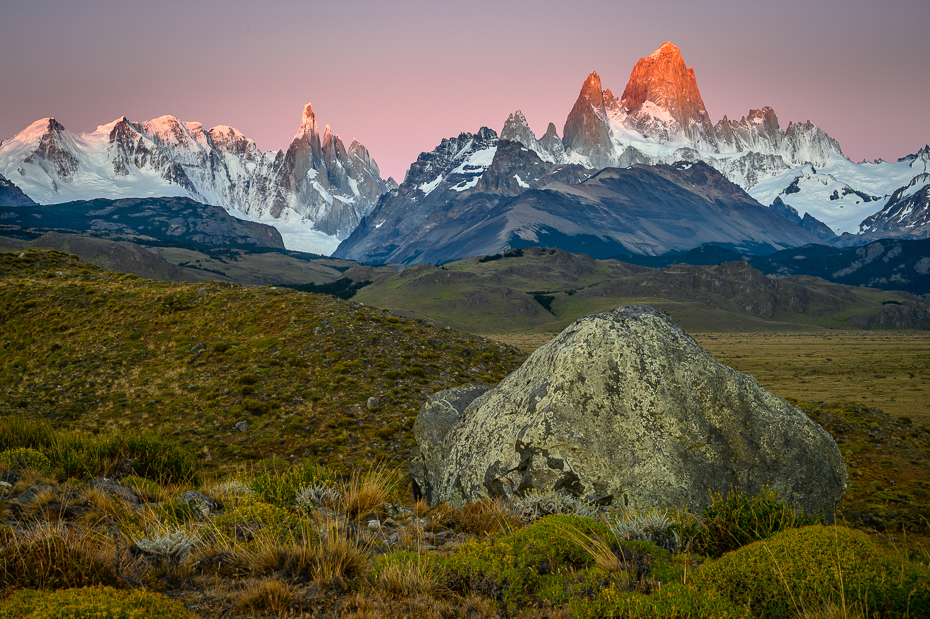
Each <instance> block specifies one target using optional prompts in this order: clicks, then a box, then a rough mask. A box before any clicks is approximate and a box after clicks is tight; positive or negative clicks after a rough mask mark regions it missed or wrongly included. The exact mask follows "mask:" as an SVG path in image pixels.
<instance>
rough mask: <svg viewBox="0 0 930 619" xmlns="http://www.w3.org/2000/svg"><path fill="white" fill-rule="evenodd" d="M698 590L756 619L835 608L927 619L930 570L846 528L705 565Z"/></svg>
mask: <svg viewBox="0 0 930 619" xmlns="http://www.w3.org/2000/svg"><path fill="white" fill-rule="evenodd" d="M694 582H695V584H696V585H698V586H699V587H703V588H707V589H712V590H716V591H717V592H719V593H720V594H721V595H724V596H726V597H728V598H729V599H730V600H732V601H733V602H734V603H736V604H738V605H740V606H747V605H748V606H749V607H750V608H751V609H752V612H753V615H756V616H759V617H784V616H788V615H789V614H790V613H798V614H800V613H802V612H805V611H806V610H809V609H811V608H816V607H819V606H822V605H824V604H825V603H830V602H832V603H833V604H837V605H840V606H843V605H845V606H847V607H849V606H856V607H858V608H860V609H864V610H865V612H866V613H867V614H871V613H879V614H880V615H881V616H882V617H927V616H930V568H928V567H927V566H924V565H919V564H917V563H913V562H910V561H906V560H904V559H903V558H901V557H898V556H896V555H892V554H890V553H888V552H886V551H884V550H882V549H881V548H880V547H878V546H877V545H876V544H875V542H873V541H872V539H871V538H870V537H869V536H868V535H866V534H865V533H863V532H861V531H856V530H853V529H848V528H846V527H841V526H823V525H813V526H809V527H804V528H800V529H789V530H786V531H782V532H781V533H778V534H776V535H774V536H772V537H770V538H768V539H766V540H762V541H758V542H755V543H753V544H749V545H748V546H744V547H743V548H740V549H739V550H736V551H733V552H730V553H727V554H725V555H724V556H723V557H721V558H720V559H718V560H717V561H715V562H713V563H712V564H709V565H706V566H705V567H703V568H702V569H700V570H698V571H696V572H695V573H694Z"/></svg>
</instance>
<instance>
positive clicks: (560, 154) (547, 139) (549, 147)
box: [539, 123, 565, 162]
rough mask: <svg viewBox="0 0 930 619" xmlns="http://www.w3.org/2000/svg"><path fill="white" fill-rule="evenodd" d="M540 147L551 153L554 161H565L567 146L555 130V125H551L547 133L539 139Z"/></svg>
mask: <svg viewBox="0 0 930 619" xmlns="http://www.w3.org/2000/svg"><path fill="white" fill-rule="evenodd" d="M539 146H540V148H542V149H543V150H544V151H546V152H547V153H549V155H550V156H551V157H552V160H553V161H556V162H561V161H562V160H564V159H565V145H564V144H562V139H561V138H560V137H559V134H558V132H557V131H556V129H555V123H549V126H548V127H547V128H546V133H545V134H543V136H542V137H541V138H539Z"/></svg>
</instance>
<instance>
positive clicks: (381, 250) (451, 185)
mask: <svg viewBox="0 0 930 619" xmlns="http://www.w3.org/2000/svg"><path fill="white" fill-rule="evenodd" d="M514 118H515V117H512V118H511V120H514ZM508 122H509V123H510V121H508ZM510 124H511V126H510V127H509V128H508V132H509V133H510V134H512V135H515V136H518V135H519V134H520V131H519V129H518V128H515V127H514V126H513V124H515V123H510ZM482 132H483V133H482ZM482 132H479V134H481V135H484V136H486V137H487V136H490V135H491V132H490V131H489V130H482ZM452 144H454V145H455V147H454V148H451V145H452ZM492 153H493V155H492ZM550 154H551V153H550ZM479 160H480V161H481V163H482V165H480V166H478V165H474V162H477V161H479ZM437 162H442V166H443V167H442V170H443V172H439V171H438V164H437ZM469 162H472V163H469ZM434 164H437V167H435V168H434ZM456 166H457V167H456ZM466 172H467V174H468V176H467V177H466V176H463V174H465V173H466ZM817 240H818V239H817V237H816V236H814V235H813V234H811V233H809V232H808V231H806V230H804V229H802V228H800V227H799V226H796V225H794V224H792V223H791V222H789V221H787V220H785V219H783V218H781V217H778V216H777V215H775V214H774V213H772V212H771V211H770V210H769V209H765V208H763V207H762V206H761V205H759V204H758V203H756V202H755V201H754V200H752V198H750V197H749V196H748V195H746V193H745V192H743V191H742V190H741V189H740V188H739V187H737V186H736V185H734V184H732V183H730V182H729V181H727V180H726V179H725V178H723V177H722V176H721V175H720V174H719V173H717V172H716V171H715V170H713V168H710V167H709V166H707V165H705V164H703V163H696V164H681V165H678V166H643V165H636V166H632V167H630V168H628V169H620V168H606V169H604V170H601V171H600V172H598V173H596V174H593V175H591V173H590V172H587V171H585V170H584V169H583V168H582V167H581V166H577V165H564V164H562V165H556V164H552V163H547V162H545V161H543V160H542V159H540V157H539V155H538V153H537V151H536V150H533V149H530V148H526V147H524V145H523V144H521V143H520V142H515V141H509V140H494V139H485V140H475V139H474V137H473V136H471V134H463V135H462V136H459V138H457V139H455V140H454V141H453V140H444V141H443V143H442V144H440V146H439V147H438V148H437V149H436V150H435V151H433V153H424V154H422V155H421V156H420V158H419V159H418V163H417V164H415V165H414V166H411V169H410V172H409V173H408V175H407V178H406V179H405V181H404V183H403V184H402V185H401V186H400V188H399V189H398V190H397V191H395V192H391V193H390V194H387V195H385V196H384V197H383V198H382V200H381V201H380V202H379V204H378V206H377V208H376V209H375V211H373V212H372V214H371V215H369V216H368V217H366V218H365V219H364V220H363V221H362V223H361V224H360V225H359V227H358V228H356V230H355V231H354V232H353V233H352V235H351V236H350V237H349V238H348V239H346V240H345V241H344V242H343V243H342V244H341V245H340V246H339V248H338V249H337V250H336V252H335V253H334V254H333V255H334V256H337V257H340V258H346V259H351V260H357V261H359V262H371V263H385V262H402V263H405V264H417V263H422V262H429V263H439V262H447V261H449V260H454V259H458V258H464V257H468V256H480V255H485V254H495V253H498V252H501V251H504V250H506V249H509V248H511V247H526V246H532V245H544V246H551V247H558V248H561V249H565V250H568V251H575V252H582V253H587V254H589V255H592V256H594V257H608V256H611V255H614V254H616V253H619V252H624V251H628V252H634V253H641V254H651V255H654V254H662V253H666V252H668V251H675V250H686V249H691V248H693V247H696V246H698V245H702V244H706V243H711V242H714V243H727V244H731V245H733V246H734V247H739V248H741V249H743V250H744V251H749V252H756V251H758V250H759V249H761V248H765V249H766V250H767V251H771V250H773V249H781V248H784V247H790V246H796V245H803V244H807V243H813V242H817Z"/></svg>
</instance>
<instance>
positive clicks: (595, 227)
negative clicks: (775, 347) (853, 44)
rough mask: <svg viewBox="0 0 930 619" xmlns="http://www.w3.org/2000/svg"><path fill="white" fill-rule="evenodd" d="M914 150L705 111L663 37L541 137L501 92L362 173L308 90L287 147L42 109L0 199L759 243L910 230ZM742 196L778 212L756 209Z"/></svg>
mask: <svg viewBox="0 0 930 619" xmlns="http://www.w3.org/2000/svg"><path fill="white" fill-rule="evenodd" d="M508 143H509V144H511V146H507V144H508ZM513 144H516V145H519V148H516V147H514V146H512V145H513ZM689 164H691V165H693V166H695V169H696V170H699V171H700V175H701V176H702V177H703V178H705V179H707V182H708V183H709V185H708V187H707V188H701V187H698V186H696V185H695V187H694V189H695V192H696V194H695V195H688V196H687V197H685V194H683V193H682V191H683V190H685V189H687V186H688V185H690V184H691V183H692V180H693V179H692V180H688V178H687V177H689V174H690V176H691V177H693V176H694V174H696V173H697V172H691V173H687V172H688V169H687V168H686V166H687V165H689ZM697 164H704V165H703V166H699V165H697ZM644 166H649V167H652V168H655V170H653V171H652V172H650V171H648V170H645V169H644ZM663 166H664V167H663ZM928 168H930V148H925V149H923V150H921V151H919V152H918V153H915V154H913V155H909V156H907V157H903V158H901V159H899V160H898V161H896V162H891V163H889V162H884V161H880V160H879V161H875V162H872V163H867V162H862V163H858V164H856V163H853V162H852V161H850V160H849V159H848V158H847V157H846V156H845V155H844V154H843V152H842V149H841V148H840V145H839V143H838V142H837V141H836V140H834V139H833V138H831V137H830V136H829V135H827V134H826V133H825V132H824V131H823V130H822V129H820V128H819V127H818V126H816V125H815V124H813V123H811V122H809V121H808V122H803V123H789V124H788V126H787V128H785V129H782V128H781V126H780V124H779V121H778V118H777V116H776V114H775V111H774V110H772V109H771V108H769V107H763V108H761V109H758V110H750V112H749V113H748V114H747V115H746V116H744V117H743V118H741V119H739V120H730V119H728V118H727V117H723V118H722V119H721V120H719V121H718V122H716V123H713V122H712V120H711V117H710V115H709V114H708V111H707V109H706V107H705V105H704V102H703V99H702V97H701V93H700V90H699V88H698V85H697V79H696V76H695V72H694V69H693V68H690V67H687V65H686V64H685V62H684V59H683V58H682V55H681V53H680V51H679V49H678V48H677V47H676V46H675V45H673V44H671V43H665V44H663V45H662V46H661V47H660V48H659V49H657V50H656V51H655V52H654V53H653V54H651V55H649V56H648V57H645V58H641V59H640V60H639V61H638V62H637V63H636V65H635V67H634V68H633V71H632V72H631V74H630V78H629V80H628V83H627V85H626V87H625V89H624V90H623V93H622V95H621V96H619V97H617V96H615V95H614V94H613V93H612V92H611V91H610V89H607V88H604V87H603V85H602V84H601V79H600V76H599V75H598V74H597V73H596V72H592V73H591V74H590V75H589V76H588V77H587V79H586V80H585V81H584V83H583V84H582V87H581V90H580V93H579V95H578V97H577V100H576V102H575V104H574V106H573V107H572V109H571V111H570V112H569V114H568V116H567V118H566V120H565V123H564V125H563V128H562V136H561V137H559V135H558V132H557V129H556V126H555V124H554V123H549V126H548V128H547V130H546V132H545V133H544V134H543V136H542V137H541V138H537V137H536V136H535V134H534V133H533V132H532V131H531V130H530V128H529V126H528V124H527V123H526V119H525V118H524V117H523V115H522V114H521V113H520V112H519V111H518V112H515V113H514V114H512V115H511V116H510V117H509V118H508V119H507V121H506V122H505V123H504V127H503V129H502V131H501V134H500V136H499V137H498V135H497V134H496V132H494V131H493V130H490V129H487V128H482V129H480V130H479V131H477V132H476V133H473V134H472V133H462V134H460V135H459V136H457V137H451V138H448V139H445V140H443V141H442V143H441V144H440V145H439V146H437V147H436V148H435V149H434V150H432V151H430V152H424V153H421V155H420V156H419V157H418V158H417V161H416V162H414V163H413V164H412V165H411V166H410V168H409V169H408V171H407V173H406V175H405V178H404V182H403V183H402V184H401V185H400V186H398V185H397V184H396V183H395V182H394V181H393V179H387V180H384V179H382V178H381V176H380V171H379V168H378V166H377V163H376V162H375V161H374V159H373V158H372V156H371V155H370V154H369V153H368V151H367V149H365V147H364V146H362V145H361V144H359V143H358V142H355V141H353V142H352V143H351V144H350V146H349V147H348V148H346V147H345V145H344V144H343V142H342V140H341V139H340V138H339V136H338V135H337V134H335V133H333V132H332V131H331V129H330V128H329V126H328V125H327V126H326V127H325V128H324V130H323V131H322V132H321V131H320V130H319V126H318V124H317V121H316V117H315V114H314V112H313V109H312V107H311V106H310V105H309V104H308V105H307V106H306V108H305V110H304V113H303V116H302V121H301V125H300V127H299V129H298V132H297V134H296V135H295V137H294V139H293V140H292V142H291V144H290V146H289V147H288V149H287V150H286V151H276V152H274V151H272V152H262V151H260V150H259V149H258V148H257V146H256V145H255V143H254V142H252V141H251V140H249V139H248V138H246V137H245V136H243V135H242V134H241V133H240V132H239V131H237V130H236V129H233V128H231V127H227V126H219V127H214V128H213V129H210V130H205V129H204V128H203V126H202V125H201V124H199V123H195V122H182V121H180V120H178V119H176V118H174V117H172V116H163V117H160V118H157V119H154V120H150V121H146V122H141V123H139V122H131V121H129V120H128V119H127V118H125V117H123V118H121V119H118V120H116V121H113V122H111V123H109V124H106V125H102V126H100V127H98V128H97V130H96V131H94V132H92V133H88V134H75V133H72V132H70V131H68V130H66V129H65V128H64V127H63V126H62V125H61V124H60V123H58V122H57V121H56V120H55V119H54V118H45V119H42V120H39V121H37V122H35V123H33V124H32V125H31V126H29V127H28V128H26V129H25V130H24V131H22V132H20V133H19V134H17V135H16V136H14V137H13V138H10V139H8V140H5V141H3V142H0V179H2V180H0V200H4V201H9V200H12V199H13V197H12V194H11V193H9V192H8V191H7V189H8V186H13V187H14V188H18V189H19V190H21V191H22V192H23V194H24V195H23V197H26V198H28V199H31V200H33V201H35V202H38V203H40V204H43V205H45V204H54V203H62V202H69V201H73V200H90V199H96V198H108V199H118V198H124V197H150V196H183V197H189V198H191V199H193V200H196V201H198V202H203V203H206V204H211V205H216V206H220V207H222V208H224V209H225V210H226V211H227V212H228V213H230V214H232V215H234V216H236V217H239V218H242V219H247V220H250V221H254V222H263V223H266V224H270V225H272V226H274V227H275V228H277V229H278V230H279V232H280V233H281V236H282V238H283V240H284V243H285V245H286V246H287V247H288V248H289V249H298V250H301V251H308V252H314V253H318V254H326V255H329V254H333V253H334V255H339V256H346V257H348V256H356V257H357V259H362V260H373V261H378V260H388V261H390V260H398V261H403V262H407V263H415V262H419V261H424V260H432V261H443V260H450V259H455V258H461V257H464V256H466V255H477V253H481V252H486V253H494V252H498V251H502V250H506V249H507V248H508V247H509V246H513V247H516V246H521V245H522V244H527V243H529V244H534V243H543V242H553V243H555V244H557V245H558V246H560V247H565V248H572V249H574V250H576V251H577V250H580V251H584V250H585V249H590V248H591V247H597V248H598V249H597V251H598V252H601V253H609V252H615V253H617V252H623V251H625V252H629V253H636V254H647V255H648V254H657V253H663V252H666V251H685V250H688V249H691V248H694V247H698V246H700V245H702V244H706V243H709V242H712V243H719V244H723V245H726V246H732V248H733V249H735V250H737V251H745V250H747V249H751V248H752V247H755V248H756V249H757V250H758V251H759V252H761V251H771V250H778V249H782V248H785V247H790V246H795V245H803V244H806V243H811V242H816V243H829V244H834V245H839V246H850V245H861V244H863V243H866V242H869V241H872V240H875V239H878V238H885V237H897V238H902V239H919V238H926V237H928V236H930V169H928ZM608 170H610V171H609V172H608ZM624 170H626V172H627V173H625V172H623V171H624ZM712 171H716V172H717V173H719V175H722V177H724V178H725V179H726V180H727V181H729V182H731V183H732V184H733V185H735V186H737V187H738V188H739V189H740V190H742V191H743V192H744V193H743V194H740V193H738V192H736V191H735V190H731V189H728V190H726V191H725V192H724V193H725V194H726V195H727V196H728V197H727V198H726V199H723V198H722V197H721V196H720V195H716V196H715V197H714V198H713V199H712V200H710V202H707V199H708V195H707V194H708V193H715V192H719V191H720V188H721V187H723V185H722V182H723V181H722V179H720V178H718V177H717V176H715V175H714V174H713V173H712ZM676 172H682V173H684V174H677V173H676ZM673 177H674V178H673ZM647 178H648V179H650V180H649V182H646V179H647ZM660 178H662V179H664V180H663V181H660V180H659V179H660ZM665 182H670V183H672V184H673V185H674V184H677V187H678V189H676V190H675V192H677V195H679V197H680V198H681V199H680V200H678V201H677V202H675V203H672V202H674V201H673V200H671V199H670V198H669V197H668V194H667V193H665V192H667V190H668V189H669V187H668V186H667V185H665V184H663V183H665ZM11 183H12V185H10V184H11ZM633 185H636V188H635V190H634V189H633ZM747 194H748V195H747ZM8 195H9V196H10V197H9V198H7V197H6V196H8ZM16 199H20V200H22V198H21V197H18V196H17V198H16ZM719 199H723V200H724V202H725V203H726V204H716V203H715V201H716V200H719ZM731 199H732V200H735V202H728V200H731ZM540 200H541V202H539V201H540ZM753 200H754V201H755V202H758V204H756V205H755V206H754V207H753V208H749V207H747V206H746V205H747V204H749V203H750V202H752V201H753ZM695 201H696V202H695ZM702 201H703V202H702ZM543 203H544V204H543ZM698 203H703V204H704V206H702V207H701V208H698V209H697V210H695V204H698ZM737 203H738V204H739V206H737ZM10 204H12V202H10ZM630 205H635V206H636V208H633V209H631V208H630ZM759 205H761V206H764V207H769V210H770V211H771V212H772V213H774V214H776V215H778V216H779V217H780V218H781V219H782V220H784V221H786V222H788V223H789V224H790V225H788V226H787V227H785V225H784V224H777V225H776V224H772V223H766V222H771V221H772V220H770V219H769V218H768V217H767V215H760V214H759V211H758V208H756V207H758V206H759ZM714 208H716V209H717V212H716V213H715V212H713V209H714ZM618 209H619V210H620V211H624V212H618ZM637 209H638V211H637ZM633 211H636V212H633ZM685 214H689V215H690V218H689V217H686V216H684V215H685ZM699 215H700V216H699ZM585 217H589V219H585ZM677 220H680V221H679V225H676V224H675V223H674V222H676V221H677ZM388 222H391V223H390V224H388ZM411 234H412V235H413V236H411ZM837 235H839V236H837ZM340 243H341V244H340ZM337 245H338V246H339V247H338V249H337ZM599 255H600V254H599Z"/></svg>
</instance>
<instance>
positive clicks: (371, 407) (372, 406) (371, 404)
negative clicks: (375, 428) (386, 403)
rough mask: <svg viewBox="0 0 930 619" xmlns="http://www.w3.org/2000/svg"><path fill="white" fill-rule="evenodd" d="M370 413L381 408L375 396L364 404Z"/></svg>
mask: <svg viewBox="0 0 930 619" xmlns="http://www.w3.org/2000/svg"><path fill="white" fill-rule="evenodd" d="M365 405H366V406H367V407H368V410H370V411H376V410H378V409H379V408H381V402H380V401H379V400H378V398H376V397H375V396H371V397H370V398H368V402H367V403H366V404H365Z"/></svg>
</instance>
